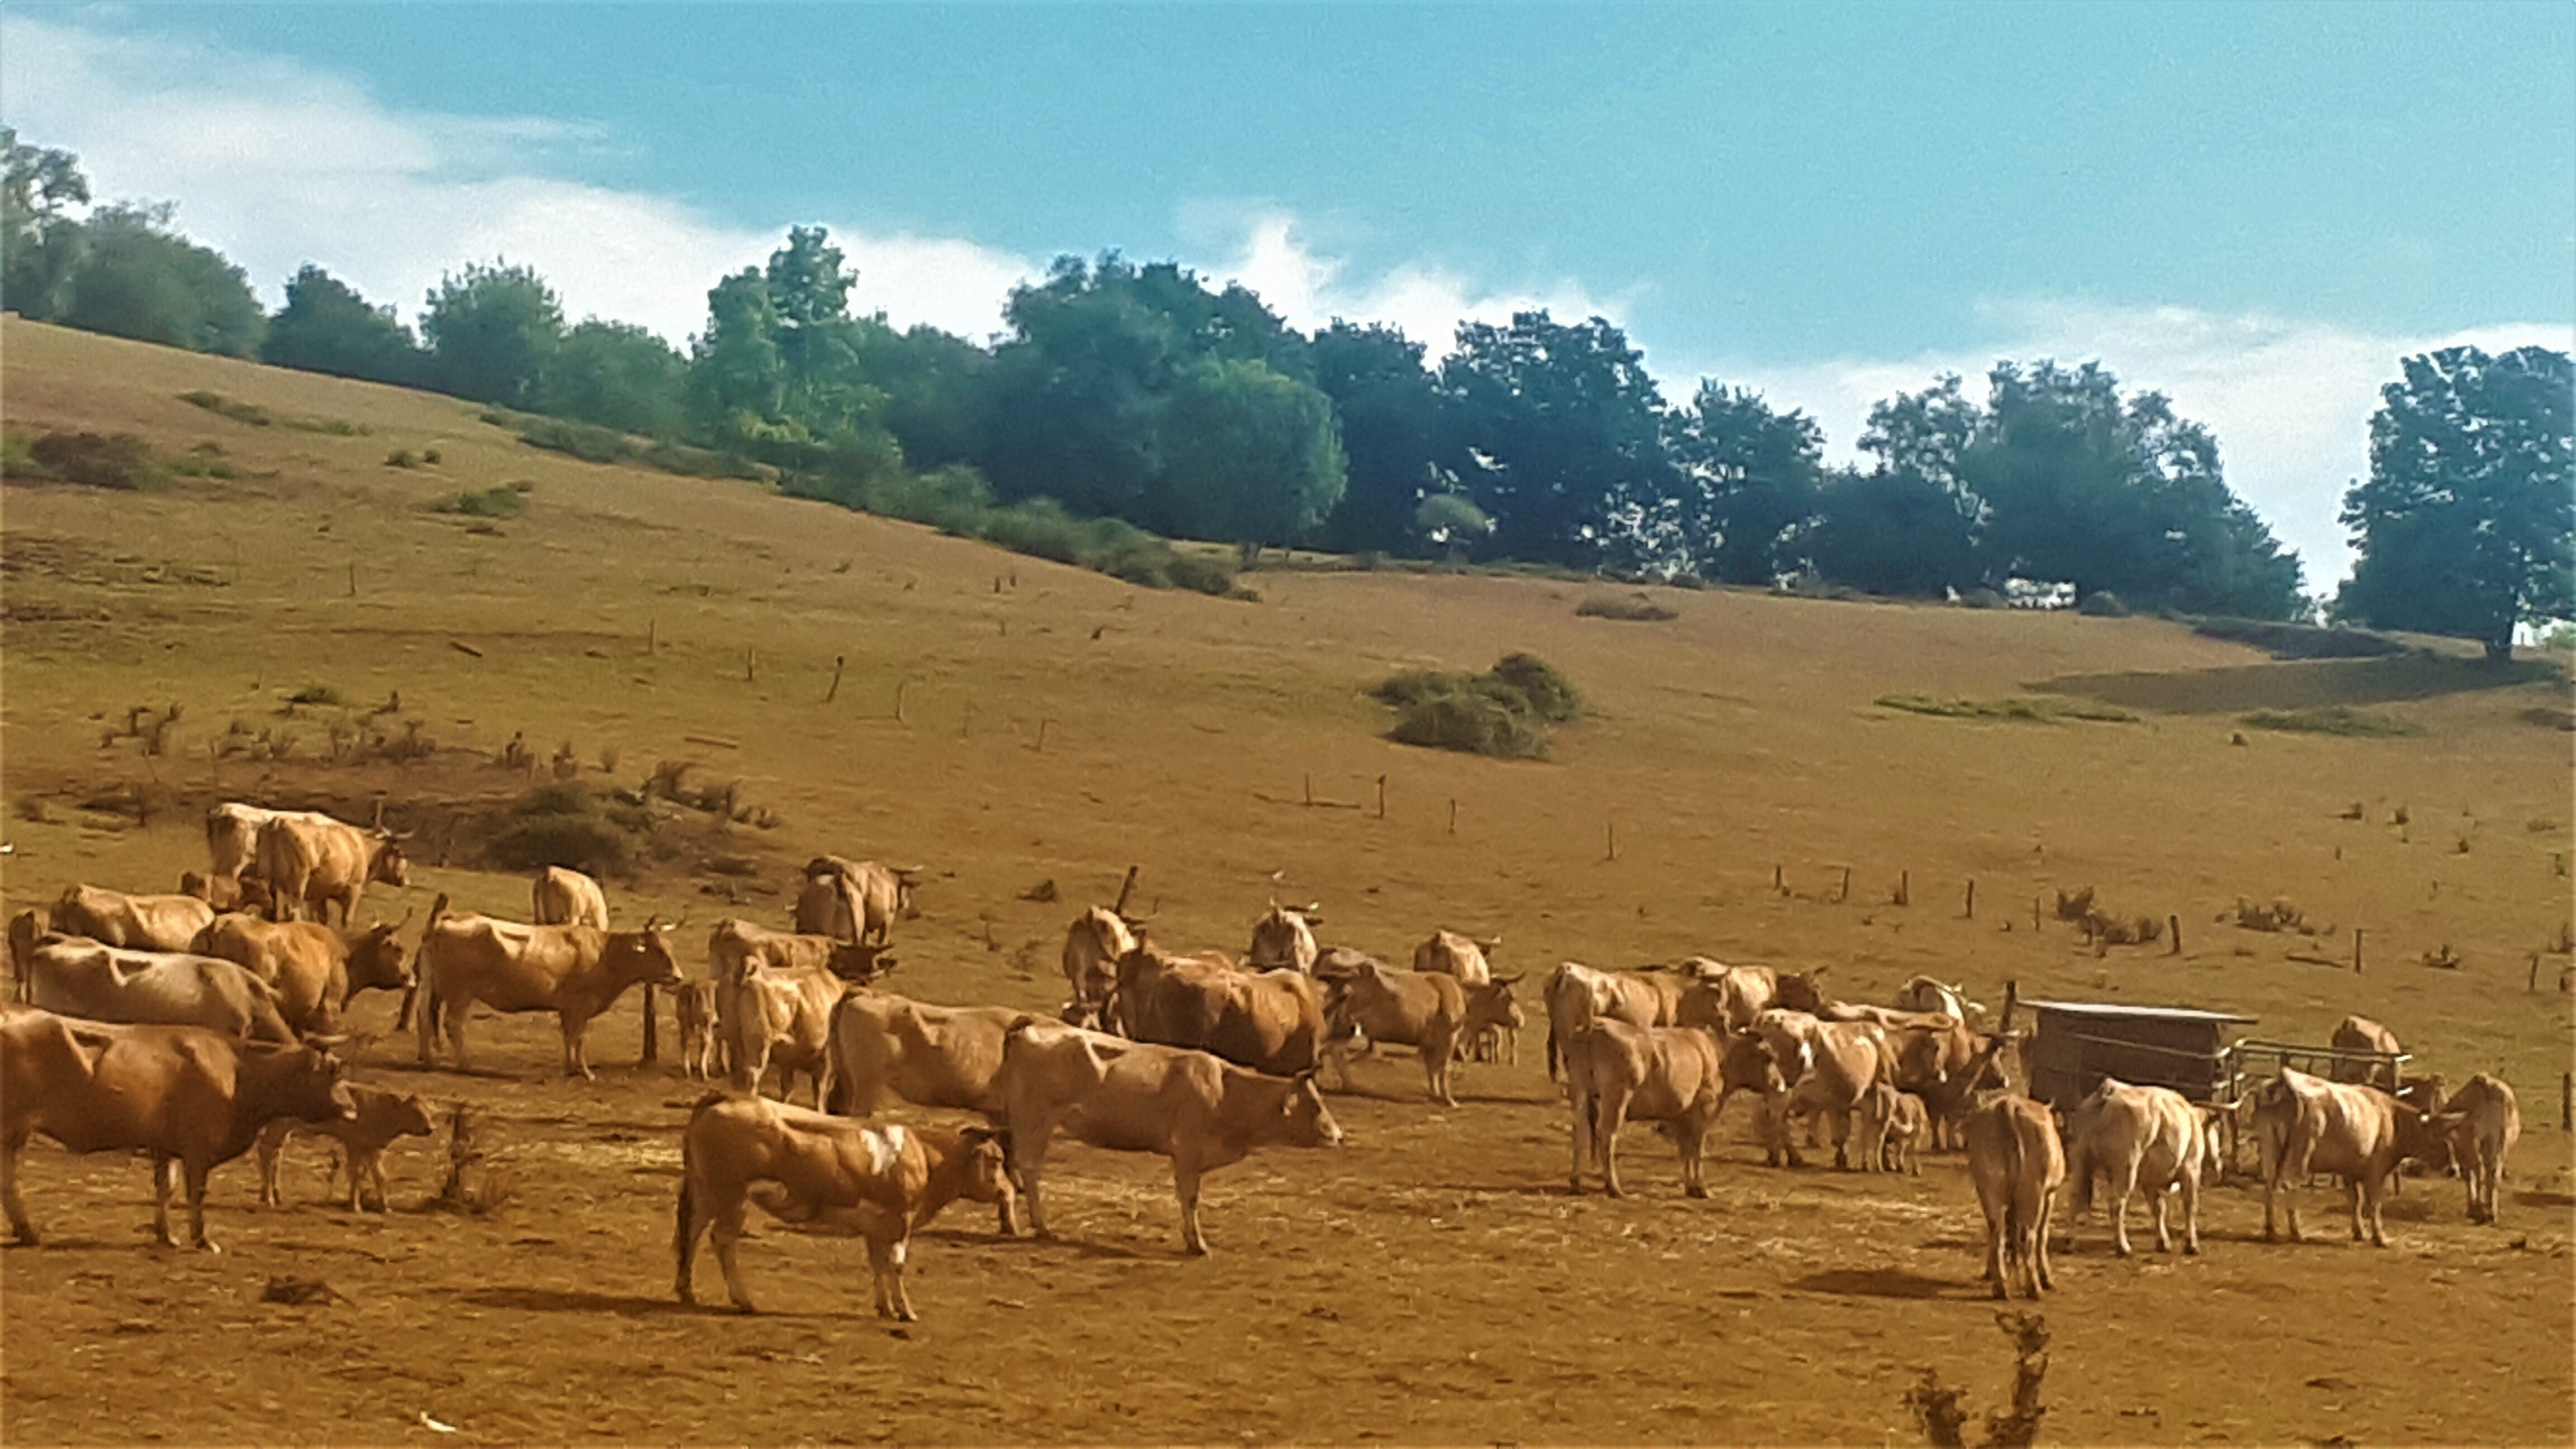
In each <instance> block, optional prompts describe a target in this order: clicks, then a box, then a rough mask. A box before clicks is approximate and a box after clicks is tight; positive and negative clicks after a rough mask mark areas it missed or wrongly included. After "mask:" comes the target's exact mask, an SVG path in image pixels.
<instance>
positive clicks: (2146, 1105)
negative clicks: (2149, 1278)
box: [2066, 1077, 2209, 1258]
mask: <svg viewBox="0 0 2576 1449" xmlns="http://www.w3.org/2000/svg"><path fill="white" fill-rule="evenodd" d="M2208 1157H2209V1138H2208V1134H2207V1129H2206V1128H2205V1127H2204V1126H2203V1124H2202V1121H2201V1116H2200V1113H2199V1112H2198V1110H2196V1109H2195V1108H2194V1107H2193V1106H2192V1105H2191V1103H2189V1102H2188V1101H2185V1100H2184V1099H2183V1096H2182V1094H2181V1093H2180V1092H2175V1091H2171V1090H2168V1089H2167V1088H2164V1087H2133V1086H2131V1085H2129V1084H2128V1083H2126V1082H2122V1081H2117V1080H2115V1079H2113V1078H2110V1077H2104V1078H2103V1079H2102V1084H2101V1085H2100V1086H2097V1087H2095V1088H2094V1089H2093V1091H2092V1093H2091V1094H2090V1095H2088V1096H2087V1097H2085V1099H2084V1100H2083V1101H2081V1102H2078V1103H2076V1104H2075V1110H2073V1111H2072V1112H2069V1113H2067V1114H2066V1164H2067V1167H2066V1170H2067V1175H2068V1176H2069V1177H2071V1178H2073V1179H2074V1182H2075V1210H2076V1211H2077V1212H2078V1213H2089V1212H2091V1211H2092V1210H2093V1182H2094V1179H2096V1178H2103V1179H2107V1180H2108V1181H2109V1183H2110V1185H2111V1246H2112V1250H2113V1251H2115V1252H2117V1253H2118V1254H2119V1255H2120V1256H2121V1257H2123V1258H2125V1257H2128V1256H2129V1198H2130V1196H2131V1195H2132V1194H2133V1193H2136V1192H2137V1191H2139V1190H2140V1189H2142V1188H2143V1189H2145V1191H2146V1194H2147V1204H2148V1206H2149V1208H2150V1209H2151V1210H2152V1211H2153V1212H2154V1214H2155V1219H2156V1251H2157V1252H2159V1253H2170V1252H2172V1251H2173V1232H2172V1229H2171V1227H2170V1226H2169V1225H2168V1223H2167V1221H2166V1197H2167V1195H2168V1194H2170V1193H2173V1192H2175V1191H2179V1192H2180V1193H2181V1194H2182V1250H2183V1251H2184V1252H2185V1253H2198V1252H2199V1251H2200V1189H2201V1186H2202V1182H2201V1175H2202V1171H2203V1169H2204V1168H2205V1166H2206V1165H2207V1161H2208Z"/></svg>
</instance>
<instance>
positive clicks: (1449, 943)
mask: <svg viewBox="0 0 2576 1449" xmlns="http://www.w3.org/2000/svg"><path fill="white" fill-rule="evenodd" d="M1502 944H1503V938H1502V937H1500V936H1496V937H1495V938H1494V939H1492V940H1490V941H1479V940H1475V939H1474V938H1472V937H1468V936H1461V935H1459V934H1458V933H1457V932H1455V931H1449V930H1441V931H1434V932H1432V933H1431V939H1429V940H1427V941H1424V942H1423V943H1422V944H1421V945H1419V946H1416V947H1414V948H1413V969H1414V970H1416V971H1436V972H1439V973H1441V974H1442V975H1444V976H1455V977H1457V978H1458V984H1459V985H1461V986H1471V987H1472V986H1482V985H1484V984H1485V983H1486V982H1488V981H1491V980H1493V979H1494V968H1493V963H1492V961H1491V960H1490V959H1489V958H1490V957H1491V956H1492V955H1493V953H1494V952H1496V951H1498V950H1500V949H1502ZM1512 1015H1513V1017H1514V1020H1512V1021H1509V1022H1504V1023H1501V1024H1498V1025H1492V1026H1486V1027H1483V1028H1480V1029H1479V1030H1478V1031H1476V1032H1475V1034H1474V1035H1473V1036H1471V1037H1470V1038H1469V1039H1468V1050H1469V1054H1470V1055H1471V1056H1473V1057H1474V1058H1475V1059H1476V1060H1477V1061H1480V1062H1490V1061H1497V1060H1500V1061H1507V1062H1510V1063H1511V1064H1512V1065H1514V1066H1518V1065H1520V1060H1521V1027H1522V1026H1523V1025H1524V1024H1525V1023H1526V1021H1527V1018H1525V1017H1522V1016H1521V1015H1520V1007H1519V1006H1518V1005H1517V1004H1516V1005H1514V1006H1513V1008H1512Z"/></svg>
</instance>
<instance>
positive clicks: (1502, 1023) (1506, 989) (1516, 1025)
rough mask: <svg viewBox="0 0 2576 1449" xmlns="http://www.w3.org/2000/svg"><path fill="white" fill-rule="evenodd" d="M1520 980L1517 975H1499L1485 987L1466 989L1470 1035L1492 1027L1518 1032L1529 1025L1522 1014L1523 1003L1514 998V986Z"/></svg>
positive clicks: (1468, 1032) (1467, 1024)
mask: <svg viewBox="0 0 2576 1449" xmlns="http://www.w3.org/2000/svg"><path fill="white" fill-rule="evenodd" d="M1520 979H1521V978H1520V977H1518V976H1497V977H1495V978H1494V979H1493V980H1491V981H1488V982H1486V983H1485V984H1484V985H1482V986H1470V987H1468V988H1467V1021H1466V1031H1467V1034H1468V1035H1470V1036H1473V1035H1475V1034H1476V1033H1478V1032H1480V1031H1483V1030H1484V1029H1485V1028H1487V1027H1489V1026H1498V1027H1501V1028H1503V1029H1504V1030H1506V1031H1518V1030H1520V1029H1521V1028H1522V1027H1524V1026H1527V1025H1529V1018H1528V1017H1526V1016H1524V1015H1522V1013H1521V1004H1520V1003H1519V1002H1518V1001H1516V1000H1514V999H1513V997H1512V987H1513V986H1514V985H1515V984H1516V983H1518V982H1519V980H1520Z"/></svg>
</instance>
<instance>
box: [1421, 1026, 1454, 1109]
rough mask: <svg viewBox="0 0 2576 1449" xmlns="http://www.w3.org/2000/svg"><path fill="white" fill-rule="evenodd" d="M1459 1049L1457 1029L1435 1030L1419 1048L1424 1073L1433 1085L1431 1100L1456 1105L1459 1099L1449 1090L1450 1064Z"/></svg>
mask: <svg viewBox="0 0 2576 1449" xmlns="http://www.w3.org/2000/svg"><path fill="white" fill-rule="evenodd" d="M1457 1049H1458V1034H1457V1033H1456V1032H1455V1031H1449V1032H1436V1031H1435V1032H1433V1033H1431V1040H1430V1041H1429V1042H1428V1043H1426V1044H1424V1045H1423V1046H1422V1047H1420V1048H1417V1050H1419V1051H1420V1052H1421V1053H1422V1074H1423V1076H1424V1077H1425V1078H1426V1079H1427V1080H1428V1082H1429V1084H1430V1087H1431V1100H1433V1101H1435V1102H1438V1103H1439V1104H1440V1105H1441V1106H1443V1107H1455V1106H1457V1105H1458V1099H1457V1097H1456V1096H1454V1095H1452V1094H1451V1092H1450V1090H1449V1064H1450V1060H1451V1058H1452V1057H1453V1056H1454V1054H1455V1053H1456V1052H1457Z"/></svg>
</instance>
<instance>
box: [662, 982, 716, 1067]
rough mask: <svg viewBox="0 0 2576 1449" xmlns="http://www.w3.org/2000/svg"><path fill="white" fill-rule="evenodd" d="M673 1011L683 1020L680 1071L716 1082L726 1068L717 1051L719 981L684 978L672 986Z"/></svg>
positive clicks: (681, 1021)
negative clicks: (721, 1071)
mask: <svg viewBox="0 0 2576 1449" xmlns="http://www.w3.org/2000/svg"><path fill="white" fill-rule="evenodd" d="M671 1011H672V1014H673V1015H675V1016H677V1017H678V1018H679V1021H680V1074H681V1075H682V1076H684V1077H687V1078H689V1079H690V1080H692V1081H702V1082H705V1081H713V1080H715V1076H716V1073H717V1072H718V1071H720V1070H722V1067H723V1061H722V1057H721V1054H720V1053H718V1052H717V1050H716V984H715V983H714V982H712V981H683V982H681V983H680V984H679V985H677V986H675V987H672V988H671Z"/></svg>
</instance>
